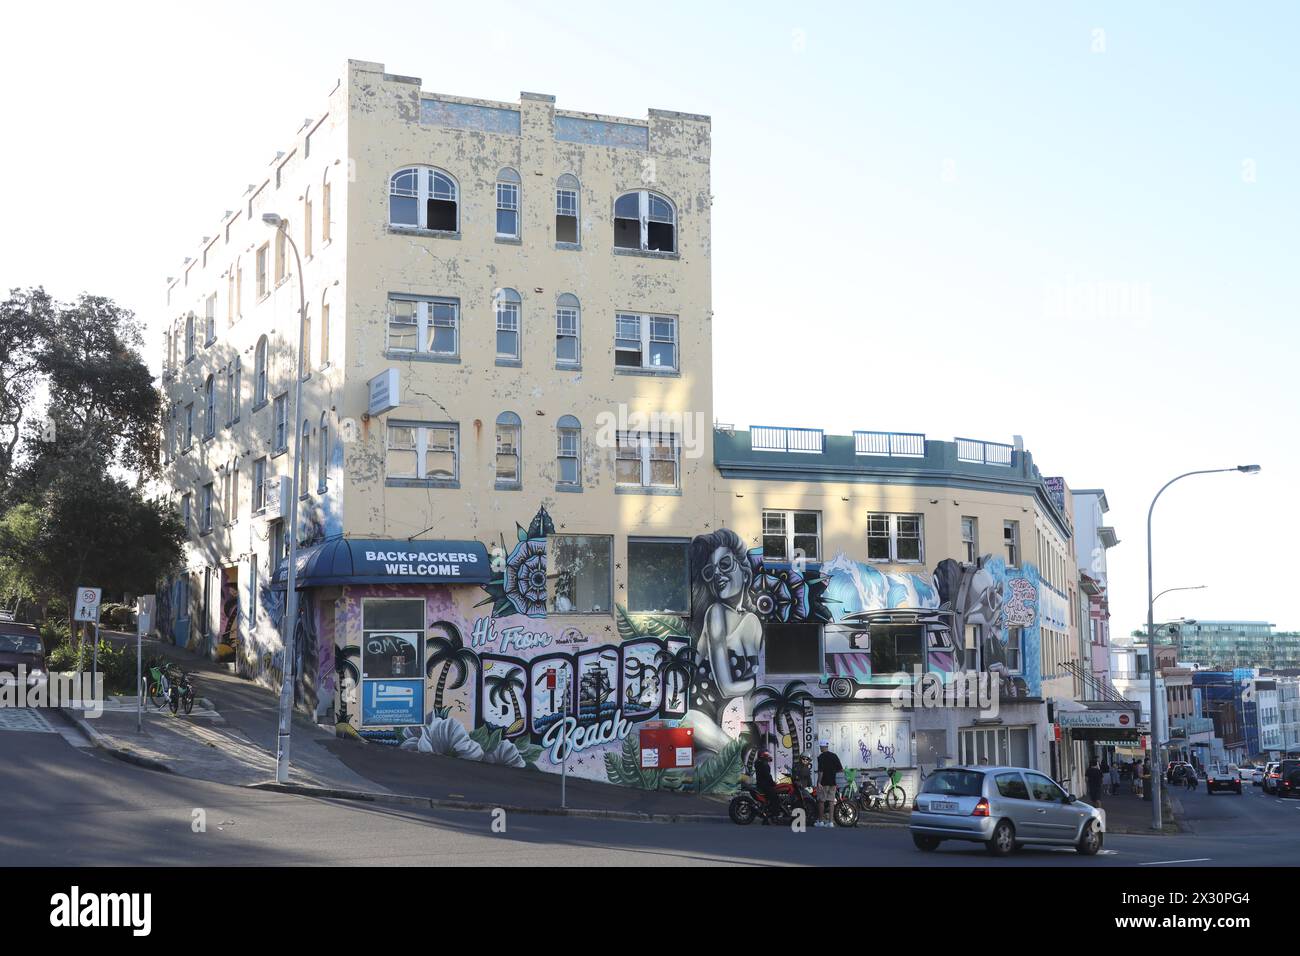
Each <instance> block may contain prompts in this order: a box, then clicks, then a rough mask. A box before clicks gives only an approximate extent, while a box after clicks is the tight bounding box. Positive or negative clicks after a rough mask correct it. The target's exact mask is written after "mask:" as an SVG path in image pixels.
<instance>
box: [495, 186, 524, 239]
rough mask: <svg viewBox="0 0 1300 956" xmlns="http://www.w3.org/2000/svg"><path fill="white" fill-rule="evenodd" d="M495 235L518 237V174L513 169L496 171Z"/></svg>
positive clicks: (509, 237) (508, 237) (507, 237)
mask: <svg viewBox="0 0 1300 956" xmlns="http://www.w3.org/2000/svg"><path fill="white" fill-rule="evenodd" d="M497 235H498V236H501V237H502V238H506V239H518V238H519V174H518V173H517V172H515V171H514V170H513V169H503V170H501V172H499V173H497Z"/></svg>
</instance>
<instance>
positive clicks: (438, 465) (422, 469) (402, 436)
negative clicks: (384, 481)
mask: <svg viewBox="0 0 1300 956" xmlns="http://www.w3.org/2000/svg"><path fill="white" fill-rule="evenodd" d="M459 437H460V426H459V425H455V424H449V423H446V424H428V425H426V424H419V423H412V422H389V424H388V454H387V458H386V461H385V466H386V469H387V474H388V477H389V478H414V479H419V480H422V481H448V482H451V481H456V480H458V478H459V476H460V470H459V455H458V448H459V445H460V441H459Z"/></svg>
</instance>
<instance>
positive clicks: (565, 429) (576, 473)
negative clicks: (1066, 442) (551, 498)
mask: <svg viewBox="0 0 1300 956" xmlns="http://www.w3.org/2000/svg"><path fill="white" fill-rule="evenodd" d="M581 448H582V425H581V424H580V423H579V422H578V420H577V419H576V418H574V417H573V416H572V415H561V416H560V420H559V421H557V422H556V423H555V464H556V480H555V483H556V484H557V485H559V486H561V487H564V488H581V487H582V469H581V467H580V466H579V462H580V461H581V458H580V449H581Z"/></svg>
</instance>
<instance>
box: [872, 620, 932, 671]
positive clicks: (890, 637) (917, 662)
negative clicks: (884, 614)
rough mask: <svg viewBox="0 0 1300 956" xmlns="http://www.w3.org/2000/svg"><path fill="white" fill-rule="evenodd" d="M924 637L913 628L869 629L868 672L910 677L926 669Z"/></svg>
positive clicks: (878, 625) (916, 627)
mask: <svg viewBox="0 0 1300 956" xmlns="http://www.w3.org/2000/svg"><path fill="white" fill-rule="evenodd" d="M925 666H926V664H925V635H924V633H923V629H922V628H921V627H919V626H917V625H915V624H872V625H871V672H872V673H873V674H895V673H897V672H899V671H902V672H904V673H907V674H910V673H912V668H913V667H920V668H921V669H922V670H924V669H925Z"/></svg>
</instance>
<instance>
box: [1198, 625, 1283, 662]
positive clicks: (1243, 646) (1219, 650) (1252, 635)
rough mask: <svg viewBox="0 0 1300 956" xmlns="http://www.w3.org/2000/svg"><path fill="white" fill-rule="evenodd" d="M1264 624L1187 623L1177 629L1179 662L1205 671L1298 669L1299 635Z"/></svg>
mask: <svg viewBox="0 0 1300 956" xmlns="http://www.w3.org/2000/svg"><path fill="white" fill-rule="evenodd" d="M1273 628H1274V625H1272V624H1270V623H1268V622H1267V621H1191V622H1188V623H1186V624H1182V625H1180V626H1179V643H1180V650H1179V659H1180V660H1186V661H1196V662H1198V663H1202V664H1205V665H1206V666H1208V667H1218V668H1229V669H1231V668H1240V667H1265V668H1270V669H1278V668H1289V667H1300V634H1297V633H1295V632H1289V631H1274V630H1273Z"/></svg>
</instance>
